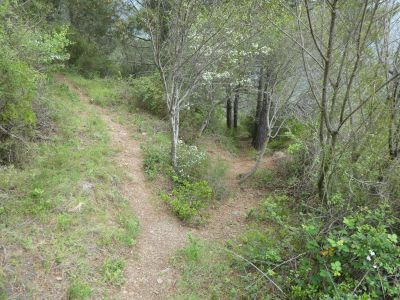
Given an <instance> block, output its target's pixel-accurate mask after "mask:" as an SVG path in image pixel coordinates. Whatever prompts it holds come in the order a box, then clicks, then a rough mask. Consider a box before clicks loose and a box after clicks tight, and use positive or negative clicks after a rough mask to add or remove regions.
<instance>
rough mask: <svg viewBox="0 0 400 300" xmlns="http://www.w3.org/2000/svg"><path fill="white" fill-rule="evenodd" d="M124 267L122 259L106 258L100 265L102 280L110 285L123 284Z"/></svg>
mask: <svg viewBox="0 0 400 300" xmlns="http://www.w3.org/2000/svg"><path fill="white" fill-rule="evenodd" d="M124 268H125V261H124V260H123V259H113V258H106V260H105V261H104V263H103V267H102V273H103V277H104V280H105V281H106V282H107V283H110V284H112V285H116V286H121V285H123V284H124V283H125V277H124Z"/></svg>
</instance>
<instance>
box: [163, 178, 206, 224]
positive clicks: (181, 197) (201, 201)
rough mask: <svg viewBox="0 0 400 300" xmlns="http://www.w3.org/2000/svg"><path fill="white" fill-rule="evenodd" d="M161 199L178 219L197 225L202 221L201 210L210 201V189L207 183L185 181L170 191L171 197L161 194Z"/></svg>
mask: <svg viewBox="0 0 400 300" xmlns="http://www.w3.org/2000/svg"><path fill="white" fill-rule="evenodd" d="M161 197H162V199H163V200H164V201H166V202H167V203H168V204H169V205H170V206H171V208H172V210H173V211H174V213H176V214H177V216H178V217H179V218H181V219H182V220H185V221H188V222H190V223H199V222H201V221H202V218H201V209H202V208H205V207H206V206H207V205H208V204H209V202H210V201H211V199H212V189H211V188H210V186H209V185H208V183H207V181H204V180H203V181H197V182H194V183H190V182H189V181H187V180H185V181H183V182H182V184H179V185H178V186H176V187H175V188H174V189H173V190H172V193H171V195H167V194H162V195H161Z"/></svg>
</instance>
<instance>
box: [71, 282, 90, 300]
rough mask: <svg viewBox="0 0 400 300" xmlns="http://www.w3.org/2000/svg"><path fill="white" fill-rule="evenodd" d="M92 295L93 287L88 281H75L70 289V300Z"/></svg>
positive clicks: (87, 297)
mask: <svg viewBox="0 0 400 300" xmlns="http://www.w3.org/2000/svg"><path fill="white" fill-rule="evenodd" d="M91 295H92V289H91V288H90V286H89V285H88V284H87V283H84V282H79V281H77V282H73V283H72V284H71V286H70V287H69V289H68V300H85V299H89V298H90V296H91Z"/></svg>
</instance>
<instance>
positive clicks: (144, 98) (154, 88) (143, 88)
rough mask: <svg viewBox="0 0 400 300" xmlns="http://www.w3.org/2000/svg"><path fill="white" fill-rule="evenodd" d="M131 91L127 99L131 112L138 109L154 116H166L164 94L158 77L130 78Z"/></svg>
mask: <svg viewBox="0 0 400 300" xmlns="http://www.w3.org/2000/svg"><path fill="white" fill-rule="evenodd" d="M129 83H130V85H131V87H132V89H131V95H130V97H129V98H128V105H129V109H130V110H131V111H133V110H134V108H136V107H139V108H141V109H143V110H146V111H148V112H150V113H152V114H154V115H157V116H161V117H164V116H165V115H166V114H167V111H166V104H165V101H164V92H163V87H162V84H161V80H160V78H159V76H158V75H151V76H145V77H139V78H131V79H130V81H129Z"/></svg>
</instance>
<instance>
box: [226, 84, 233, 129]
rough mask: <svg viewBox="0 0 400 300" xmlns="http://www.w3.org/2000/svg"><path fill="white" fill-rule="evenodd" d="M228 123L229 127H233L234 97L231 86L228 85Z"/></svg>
mask: <svg viewBox="0 0 400 300" xmlns="http://www.w3.org/2000/svg"><path fill="white" fill-rule="evenodd" d="M226 125H227V127H228V128H232V127H233V119H232V99H231V88H230V86H228V87H227V88H226Z"/></svg>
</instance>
